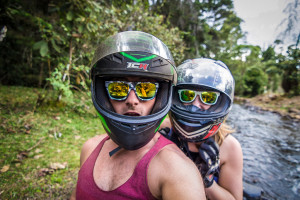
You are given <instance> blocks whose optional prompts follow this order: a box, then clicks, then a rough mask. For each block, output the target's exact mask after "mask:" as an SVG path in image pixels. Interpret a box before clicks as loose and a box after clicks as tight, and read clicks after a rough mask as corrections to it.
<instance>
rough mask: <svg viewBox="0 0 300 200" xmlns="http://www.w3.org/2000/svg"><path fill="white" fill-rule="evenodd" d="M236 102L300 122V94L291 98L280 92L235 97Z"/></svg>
mask: <svg viewBox="0 0 300 200" xmlns="http://www.w3.org/2000/svg"><path fill="white" fill-rule="evenodd" d="M235 102H242V103H244V104H246V105H247V106H252V107H257V108H259V109H260V110H264V111H269V112H274V113H277V114H279V115H281V116H283V117H286V118H290V119H293V120H295V121H299V122H300V96H294V97H291V98H289V97H288V96H285V95H280V94H263V95H258V96H256V97H253V98H244V97H235Z"/></svg>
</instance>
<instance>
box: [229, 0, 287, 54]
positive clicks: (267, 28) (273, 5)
mask: <svg viewBox="0 0 300 200" xmlns="http://www.w3.org/2000/svg"><path fill="white" fill-rule="evenodd" d="M291 1H292V0H233V2H234V9H235V11H236V13H237V16H238V17H240V18H242V19H243V20H244V22H243V23H242V24H241V27H242V30H243V31H246V32H248V34H247V42H248V44H251V45H259V46H261V47H262V48H263V49H266V48H267V47H268V46H269V45H271V44H273V43H274V41H275V40H276V37H277V36H278V34H279V33H280V32H281V31H283V30H284V28H285V27H284V26H279V24H280V23H281V22H282V20H283V19H285V18H286V17H287V16H286V14H284V13H283V9H284V8H285V7H286V5H287V3H288V2H291Z"/></svg>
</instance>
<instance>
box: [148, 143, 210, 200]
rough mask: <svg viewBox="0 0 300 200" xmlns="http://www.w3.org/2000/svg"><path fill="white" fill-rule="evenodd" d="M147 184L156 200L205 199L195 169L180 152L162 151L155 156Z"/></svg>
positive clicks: (199, 177)
mask: <svg viewBox="0 0 300 200" xmlns="http://www.w3.org/2000/svg"><path fill="white" fill-rule="evenodd" d="M174 146H175V145H174ZM176 148H177V147H176ZM178 151H180V150H179V149H178ZM157 183H158V184H157ZM148 184H149V188H150V191H151V193H152V195H153V196H154V197H156V198H158V199H164V200H168V199H170V200H177V199H178V200H181V199H192V200H193V199H200V200H202V199H206V197H205V192H204V186H203V182H202V178H201V175H200V173H199V171H198V169H197V167H196V166H195V165H194V163H193V162H192V161H191V160H190V159H189V158H187V157H186V156H185V155H184V154H183V153H182V152H181V151H180V152H174V151H172V150H169V149H164V150H162V151H161V152H160V153H159V154H158V155H157V156H155V158H154V159H153V160H152V161H151V163H150V166H149V169H148Z"/></svg>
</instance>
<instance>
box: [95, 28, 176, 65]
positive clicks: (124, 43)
mask: <svg viewBox="0 0 300 200" xmlns="http://www.w3.org/2000/svg"><path fill="white" fill-rule="evenodd" d="M127 51H140V52H147V53H151V54H154V55H159V56H160V57H162V58H164V59H166V60H168V61H169V62H170V63H171V64H174V60H173V57H172V55H171V53H170V51H169V49H168V47H167V46H166V45H165V44H164V43H163V42H162V41H161V40H159V39H158V38H156V37H154V36H153V35H150V34H148V33H144V32H140V31H125V32H121V33H118V34H116V35H113V36H111V37H109V38H107V39H106V40H105V41H103V42H102V43H101V44H100V46H99V47H98V48H97V50H96V52H95V56H94V58H93V61H92V65H91V66H93V65H94V64H95V63H96V62H97V61H98V60H100V59H101V58H103V57H105V56H107V55H110V54H113V53H117V52H127Z"/></svg>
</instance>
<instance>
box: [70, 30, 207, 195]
mask: <svg viewBox="0 0 300 200" xmlns="http://www.w3.org/2000/svg"><path fill="white" fill-rule="evenodd" d="M91 66H92V69H91V79H92V86H91V94H92V95H91V96H92V101H93V104H94V106H95V108H96V110H97V113H98V115H99V118H100V120H101V122H102V125H103V127H104V129H105V131H106V133H107V134H103V135H99V136H95V137H94V138H91V139H89V140H88V141H87V142H86V143H85V144H84V145H83V148H82V151H81V157H80V163H81V168H80V171H79V173H78V180H77V186H76V190H74V192H73V193H72V196H71V199H118V200H123V199H124V200H125V199H205V194H204V186H203V182H202V178H201V175H200V174H199V172H198V169H197V167H196V166H195V165H194V163H193V162H192V161H191V160H190V159H188V158H187V157H186V156H185V155H184V153H183V152H182V151H181V150H180V149H179V148H178V147H177V146H176V145H175V144H174V143H172V142H171V141H169V140H167V139H166V138H164V137H163V136H161V134H160V133H159V132H158V129H159V127H160V124H161V123H162V121H163V120H164V118H165V117H166V115H167V113H168V111H169V109H170V107H171V101H172V87H173V84H176V80H177V77H176V75H177V73H176V70H175V66H174V61H173V58H172V55H171V53H170V51H169V50H168V48H167V46H166V45H165V44H164V43H163V42H161V41H160V40H159V39H158V38H156V37H154V36H152V35H150V34H148V33H144V32H140V31H126V32H121V33H118V34H116V35H113V36H111V37H109V38H107V39H106V40H104V41H103V42H102V43H101V44H100V46H99V47H98V49H97V50H96V52H95V55H94V58H93V61H92V64H91ZM190 184H192V186H191V185H190Z"/></svg>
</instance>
